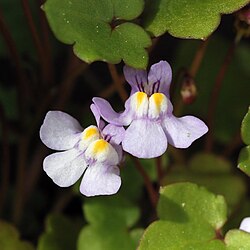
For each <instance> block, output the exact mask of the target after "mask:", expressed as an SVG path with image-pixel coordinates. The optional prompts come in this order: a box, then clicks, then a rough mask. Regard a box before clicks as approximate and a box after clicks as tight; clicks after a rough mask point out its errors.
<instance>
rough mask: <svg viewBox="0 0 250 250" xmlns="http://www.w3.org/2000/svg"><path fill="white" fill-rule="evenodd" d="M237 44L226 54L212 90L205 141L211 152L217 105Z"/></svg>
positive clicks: (206, 148)
mask: <svg viewBox="0 0 250 250" xmlns="http://www.w3.org/2000/svg"><path fill="white" fill-rule="evenodd" d="M235 47H236V44H235V42H233V43H232V44H231V46H230V47H229V49H228V51H227V54H226V56H225V59H224V61H223V64H222V65H221V68H220V70H219V72H218V74H217V77H216V79H215V83H214V87H213V90H212V94H211V98H210V101H209V105H208V118H207V124H208V127H209V131H208V134H207V136H206V143H205V150H206V151H208V152H210V151H211V150H212V147H213V141H214V119H215V111H216V106H217V103H218V98H219V94H220V91H221V87H222V84H223V80H224V77H225V74H226V72H227V69H228V66H229V64H230V63H231V61H232V58H233V55H234V52H235Z"/></svg>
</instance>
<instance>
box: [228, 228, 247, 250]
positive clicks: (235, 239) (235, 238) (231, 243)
mask: <svg viewBox="0 0 250 250" xmlns="http://www.w3.org/2000/svg"><path fill="white" fill-rule="evenodd" d="M225 243H226V246H227V248H226V249H227V250H249V249H250V233H247V232H244V231H241V230H236V229H235V230H230V231H229V232H228V233H227V234H226V236H225Z"/></svg>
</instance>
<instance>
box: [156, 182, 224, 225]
mask: <svg viewBox="0 0 250 250" xmlns="http://www.w3.org/2000/svg"><path fill="white" fill-rule="evenodd" d="M160 195H161V196H160V200H159V203H158V215H159V217H160V218H161V219H163V220H170V221H174V222H185V221H188V220H191V221H197V222H199V221H203V220H205V221H206V222H208V223H209V224H210V225H211V226H212V227H214V228H215V229H219V228H221V227H222V225H223V224H224V223H225V221H226V215H227V213H226V204H225V200H224V198H223V197H222V196H220V195H217V196H216V195H214V194H213V193H210V192H209V191H207V190H206V189H205V188H204V187H198V186H197V185H195V184H193V183H177V184H172V185H168V186H166V187H164V188H162V189H161V190H160Z"/></svg>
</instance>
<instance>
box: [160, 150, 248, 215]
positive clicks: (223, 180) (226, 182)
mask: <svg viewBox="0 0 250 250" xmlns="http://www.w3.org/2000/svg"><path fill="white" fill-rule="evenodd" d="M172 169H173V170H172V172H171V173H170V174H169V175H168V176H166V177H165V178H164V179H163V181H162V184H163V185H166V184H170V183H176V182H183V181H189V182H193V183H196V184H198V185H201V186H205V187H206V188H207V189H208V190H209V191H211V192H214V193H215V194H220V195H223V196H224V197H225V199H226V201H227V204H228V206H229V213H231V212H233V211H235V209H237V208H238V206H239V205H240V203H241V202H242V199H243V198H244V197H245V195H246V183H245V181H244V179H243V178H242V177H240V176H237V175H236V174H235V173H234V172H233V167H232V165H231V163H230V162H228V161H227V160H225V159H223V158H221V157H218V156H216V155H212V154H204V153H200V154H197V155H195V156H194V157H193V158H192V159H191V160H190V162H189V163H188V166H173V168H172Z"/></svg>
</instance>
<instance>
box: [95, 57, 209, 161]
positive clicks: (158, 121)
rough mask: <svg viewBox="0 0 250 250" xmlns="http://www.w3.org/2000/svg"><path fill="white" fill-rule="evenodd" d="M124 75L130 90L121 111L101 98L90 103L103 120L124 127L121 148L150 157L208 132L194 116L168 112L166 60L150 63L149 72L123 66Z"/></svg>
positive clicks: (168, 84)
mask: <svg viewBox="0 0 250 250" xmlns="http://www.w3.org/2000/svg"><path fill="white" fill-rule="evenodd" d="M124 75H125V78H126V80H127V82H128V83H129V84H130V86H131V88H132V89H131V94H130V97H129V98H128V100H127V101H126V103H125V111H124V112H123V113H116V112H115V111H114V110H113V109H112V107H111V106H110V104H109V103H108V102H107V101H106V100H104V99H102V98H98V97H95V98H93V102H94V103H95V105H96V107H97V108H98V110H99V112H100V114H101V116H102V117H103V118H104V120H106V121H107V122H109V123H111V124H114V125H118V126H128V127H127V129H126V132H125V135H124V138H123V140H122V147H123V149H124V150H125V151H127V152H129V153H130V154H132V155H134V156H137V157H139V158H153V157H157V156H160V155H162V154H163V153H164V152H165V151H166V149H167V145H168V143H169V144H171V145H173V146H174V147H176V148H187V147H189V146H190V145H191V143H192V142H193V141H194V140H196V139H198V138H199V137H201V136H202V135H204V134H205V133H206V132H207V131H208V128H207V126H206V125H205V123H204V122H202V121H201V120H200V119H198V118H196V117H194V116H184V117H181V118H177V117H175V116H174V115H173V114H172V112H173V106H172V104H171V102H170V99H169V98H170V97H169V87H170V83H171V78H172V70H171V67H170V65H169V64H168V63H167V62H166V61H160V62H159V63H157V64H154V65H153V66H152V67H151V69H150V71H149V74H147V72H146V71H144V70H137V69H133V68H130V67H127V66H125V67H124Z"/></svg>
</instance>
